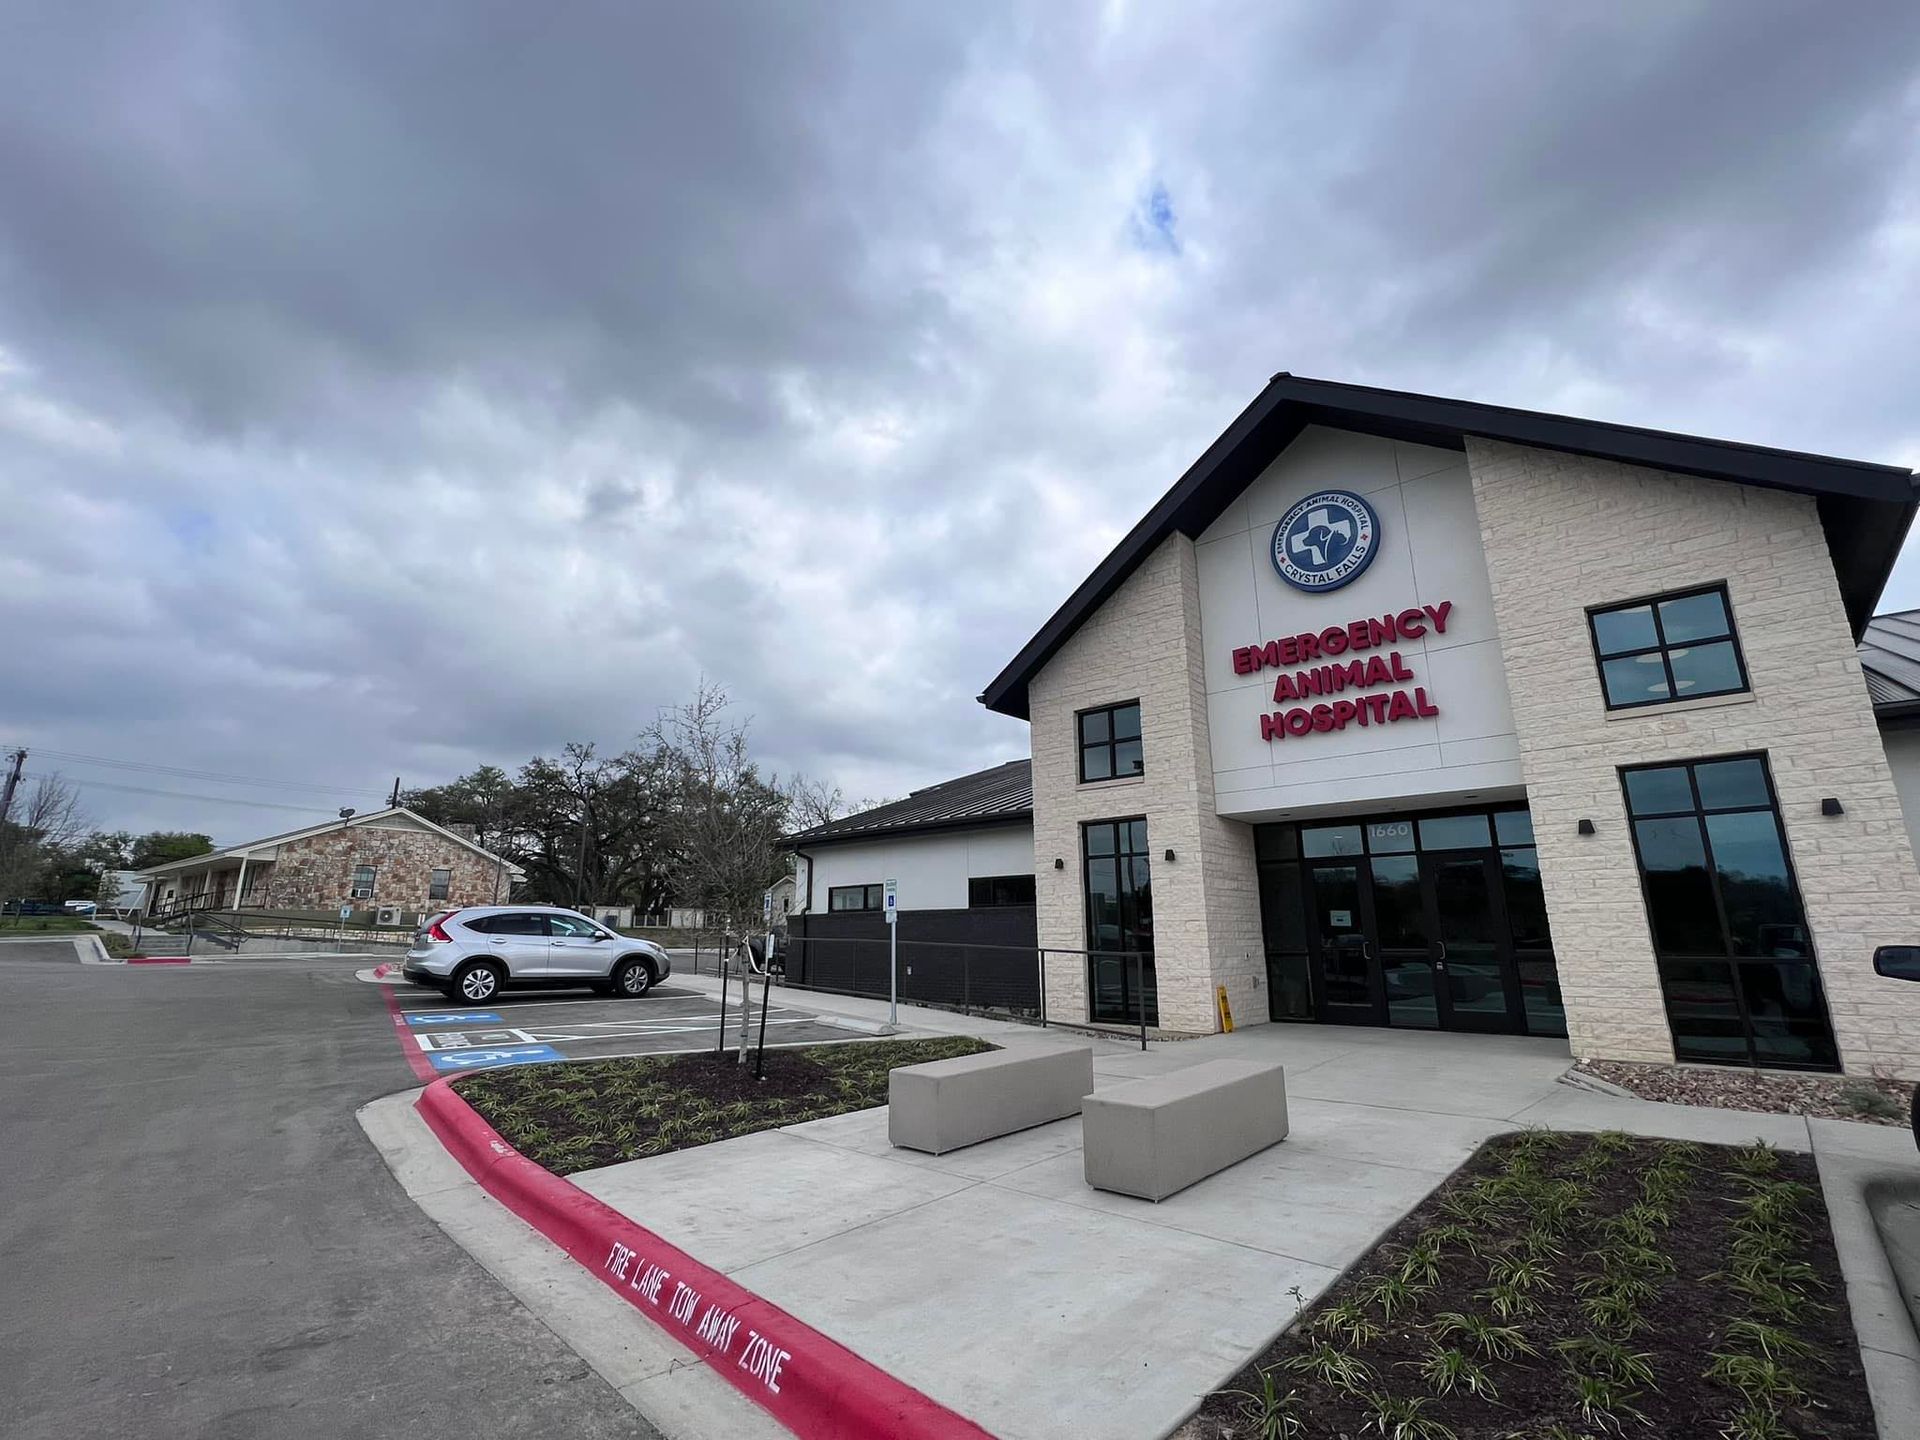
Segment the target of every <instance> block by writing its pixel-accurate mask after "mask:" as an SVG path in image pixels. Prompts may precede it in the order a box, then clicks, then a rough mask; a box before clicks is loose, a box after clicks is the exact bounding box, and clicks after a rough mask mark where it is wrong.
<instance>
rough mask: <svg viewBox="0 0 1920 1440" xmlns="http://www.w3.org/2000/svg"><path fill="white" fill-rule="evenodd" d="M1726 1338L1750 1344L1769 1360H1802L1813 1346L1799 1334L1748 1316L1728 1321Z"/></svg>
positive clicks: (1811, 1351)
mask: <svg viewBox="0 0 1920 1440" xmlns="http://www.w3.org/2000/svg"><path fill="white" fill-rule="evenodd" d="M1727 1339H1728V1340H1729V1341H1731V1342H1733V1343H1735V1344H1741V1345H1751V1346H1752V1347H1753V1348H1754V1349H1756V1350H1758V1351H1759V1352H1760V1353H1761V1354H1762V1355H1764V1356H1766V1357H1767V1358H1768V1359H1769V1360H1789V1359H1791V1360H1804V1359H1807V1358H1808V1357H1809V1356H1811V1355H1812V1354H1813V1347H1812V1346H1811V1345H1809V1344H1807V1342H1806V1341H1804V1340H1802V1339H1800V1338H1799V1336H1797V1335H1789V1334H1788V1333H1787V1332H1786V1331H1785V1330H1782V1329H1781V1328H1780V1327H1779V1326H1778V1325H1769V1324H1767V1323H1766V1322H1765V1321H1764V1320H1755V1319H1752V1318H1751V1317H1749V1316H1742V1317H1741V1318H1740V1319H1738V1320H1734V1321H1731V1322H1729V1324H1728V1325H1727Z"/></svg>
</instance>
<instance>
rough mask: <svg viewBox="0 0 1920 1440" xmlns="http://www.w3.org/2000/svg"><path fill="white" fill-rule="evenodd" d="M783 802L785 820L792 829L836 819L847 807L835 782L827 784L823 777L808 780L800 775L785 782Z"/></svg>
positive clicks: (800, 828)
mask: <svg viewBox="0 0 1920 1440" xmlns="http://www.w3.org/2000/svg"><path fill="white" fill-rule="evenodd" d="M787 805H788V820H789V822H790V823H791V824H792V826H793V828H794V829H796V830H811V829H813V827H814V826H816V825H825V824H826V823H827V822H828V821H830V820H838V819H839V818H840V817H841V816H842V815H845V814H847V813H848V811H849V808H850V807H849V806H848V805H847V801H846V797H845V796H844V795H842V794H841V793H840V787H839V786H838V785H835V786H831V787H829V786H828V784H827V782H826V781H824V780H809V779H807V777H806V776H804V775H796V776H794V777H793V779H792V780H791V781H789V782H788V784H787Z"/></svg>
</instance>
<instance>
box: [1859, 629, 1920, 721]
mask: <svg viewBox="0 0 1920 1440" xmlns="http://www.w3.org/2000/svg"><path fill="white" fill-rule="evenodd" d="M1860 668H1861V670H1863V671H1864V672H1865V673H1866V677H1867V694H1868V695H1870V696H1872V697H1873V713H1874V716H1875V718H1876V719H1879V720H1881V721H1887V720H1900V719H1907V718H1911V717H1915V716H1920V610H1896V611H1894V612H1893V613H1892V614H1889V615H1876V616H1874V617H1873V619H1871V620H1869V621H1868V622H1867V629H1866V633H1865V634H1864V635H1862V636H1861V637H1860Z"/></svg>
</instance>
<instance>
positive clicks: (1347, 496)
mask: <svg viewBox="0 0 1920 1440" xmlns="http://www.w3.org/2000/svg"><path fill="white" fill-rule="evenodd" d="M1379 540H1380V517H1379V516H1377V515H1375V514H1374V513H1373V507H1372V506H1371V505H1369V504H1367V502H1366V501H1364V500H1362V499H1361V498H1360V497H1359V496H1358V495H1355V494H1353V493H1352V492H1351V491H1347V490H1322V491H1320V492H1318V493H1317V494H1313V495H1309V496H1307V498H1306V499H1304V500H1302V501H1300V502H1299V503H1298V504H1297V505H1295V506H1294V507H1293V508H1292V509H1291V510H1289V511H1287V513H1286V514H1284V515H1282V516H1281V517H1280V523H1279V524H1278V525H1276V526H1274V527H1273V568H1274V569H1275V570H1278V571H1279V572H1280V578H1281V579H1282V580H1284V581H1286V582H1287V583H1288V584H1289V585H1291V586H1293V588H1294V589H1296V590H1305V591H1307V592H1308V593H1310V594H1312V593H1317V592H1319V591H1322V590H1338V589H1339V588H1340V587H1341V586H1342V585H1345V584H1347V583H1348V582H1349V581H1352V580H1357V579H1358V578H1359V576H1360V572H1361V571H1362V570H1365V569H1366V568H1367V566H1368V565H1370V564H1372V563H1373V552H1374V549H1375V547H1376V546H1377V545H1378V544H1379Z"/></svg>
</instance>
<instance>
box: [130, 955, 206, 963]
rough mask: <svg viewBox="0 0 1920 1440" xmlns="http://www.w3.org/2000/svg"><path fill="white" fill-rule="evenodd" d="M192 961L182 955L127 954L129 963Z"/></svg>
mask: <svg viewBox="0 0 1920 1440" xmlns="http://www.w3.org/2000/svg"><path fill="white" fill-rule="evenodd" d="M192 963H193V961H191V960H189V959H188V958H187V957H186V956H184V955H129V956H128V957H127V964H129V965H191V964H192Z"/></svg>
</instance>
